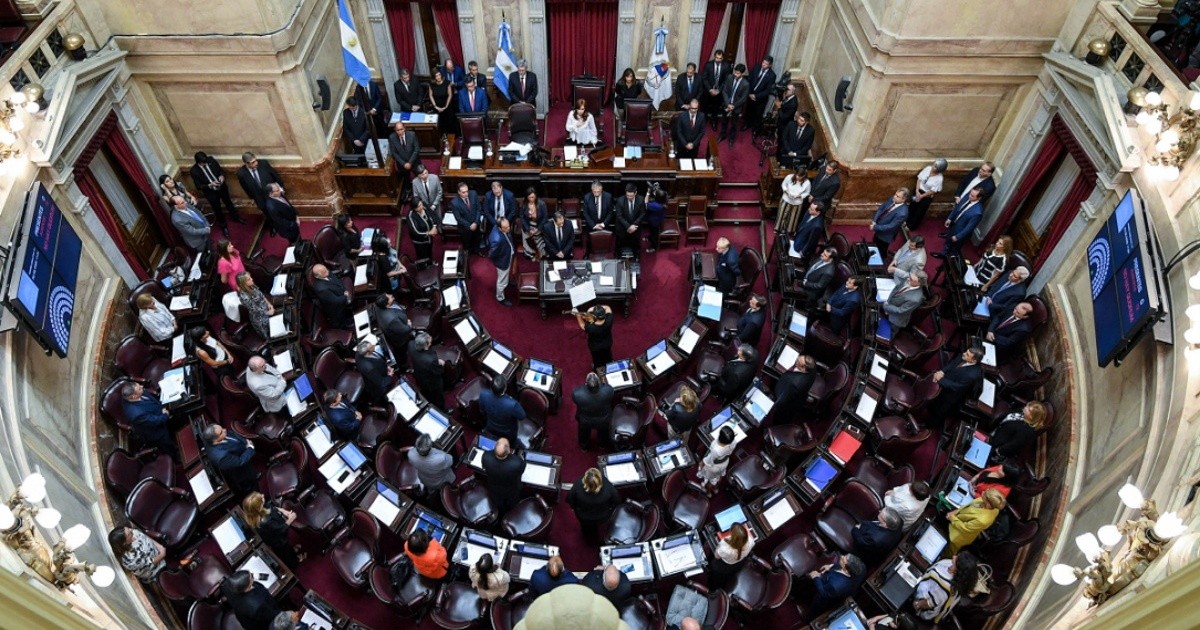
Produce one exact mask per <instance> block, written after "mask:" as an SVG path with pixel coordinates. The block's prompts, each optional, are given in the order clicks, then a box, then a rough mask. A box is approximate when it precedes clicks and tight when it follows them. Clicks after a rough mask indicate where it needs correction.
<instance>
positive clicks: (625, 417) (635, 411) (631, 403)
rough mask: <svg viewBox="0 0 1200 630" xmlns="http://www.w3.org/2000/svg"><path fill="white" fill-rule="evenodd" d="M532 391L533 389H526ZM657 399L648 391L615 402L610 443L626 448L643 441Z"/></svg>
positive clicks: (652, 419)
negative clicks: (635, 396)
mask: <svg viewBox="0 0 1200 630" xmlns="http://www.w3.org/2000/svg"><path fill="white" fill-rule="evenodd" d="M528 391H534V390H528ZM539 393H540V392H539ZM657 409H658V401H656V400H655V399H654V395H653V394H650V393H646V394H643V395H642V396H641V397H640V398H633V397H629V396H626V397H624V398H622V399H621V402H619V403H617V406H616V407H615V408H614V409H613V415H612V435H611V438H612V443H613V444H614V445H615V446H614V448H616V449H617V450H627V449H629V448H632V447H633V446H634V445H635V444H638V443H640V442H643V441H644V439H643V438H644V437H645V435H646V428H647V427H649V426H650V423H651V422H653V421H654V415H655V411H656V410H657Z"/></svg>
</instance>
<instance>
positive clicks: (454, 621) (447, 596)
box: [429, 582, 488, 630]
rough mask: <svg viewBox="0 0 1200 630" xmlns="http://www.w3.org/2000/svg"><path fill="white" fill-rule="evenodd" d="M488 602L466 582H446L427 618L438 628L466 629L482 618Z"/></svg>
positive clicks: (448, 629) (449, 629)
mask: <svg viewBox="0 0 1200 630" xmlns="http://www.w3.org/2000/svg"><path fill="white" fill-rule="evenodd" d="M487 610H488V603H487V601H486V600H484V599H483V598H482V597H480V596H479V593H478V592H476V591H475V588H474V587H472V586H471V585H470V584H467V583H466V582H447V583H446V584H445V585H443V586H442V590H441V592H440V593H438V597H437V603H436V604H435V605H434V607H433V610H432V611H431V612H430V613H429V618H430V619H432V620H433V622H434V623H436V624H437V625H438V627H440V628H446V629H447V630H466V629H467V628H470V627H471V626H474V625H475V624H477V623H479V622H481V621H483V620H484V617H485V615H487Z"/></svg>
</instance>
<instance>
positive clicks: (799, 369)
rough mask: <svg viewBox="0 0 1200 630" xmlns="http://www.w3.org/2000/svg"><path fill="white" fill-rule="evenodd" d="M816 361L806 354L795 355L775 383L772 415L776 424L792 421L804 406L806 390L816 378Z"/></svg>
mask: <svg viewBox="0 0 1200 630" xmlns="http://www.w3.org/2000/svg"><path fill="white" fill-rule="evenodd" d="M816 366H817V362H816V360H815V359H813V358H812V357H810V356H808V355H807V354H802V355H800V356H798V357H796V363H795V364H794V365H792V367H791V368H789V369H788V371H786V372H784V373H783V374H782V375H781V376H780V377H779V380H778V381H777V382H776V383H775V407H774V410H773V411H774V415H775V418H777V420H776V424H786V423H793V422H795V421H796V416H797V415H798V414H799V413H800V411H801V410H803V409H804V407H805V402H806V401H807V400H808V390H810V389H812V386H813V383H815V382H816V380H817V373H816Z"/></svg>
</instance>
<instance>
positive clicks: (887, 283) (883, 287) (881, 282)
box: [875, 277, 896, 302]
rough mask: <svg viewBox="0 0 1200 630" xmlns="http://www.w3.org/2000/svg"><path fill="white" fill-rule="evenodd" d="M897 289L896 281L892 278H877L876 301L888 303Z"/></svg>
mask: <svg viewBox="0 0 1200 630" xmlns="http://www.w3.org/2000/svg"><path fill="white" fill-rule="evenodd" d="M895 289H896V281H895V280H893V279H892V278H882V277H880V278H875V299H877V300H879V301H880V302H886V301H887V299H888V298H889V297H891V296H892V291H894V290H895Z"/></svg>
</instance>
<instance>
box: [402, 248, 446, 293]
mask: <svg viewBox="0 0 1200 630" xmlns="http://www.w3.org/2000/svg"><path fill="white" fill-rule="evenodd" d="M400 264H401V265H404V268H405V269H407V270H408V271H407V272H405V273H404V276H403V277H404V278H405V279H406V280H407V281H408V282H410V283H411V284H412V291H413V292H414V293H416V294H417V295H418V296H421V297H432V296H433V294H434V293H437V292H440V291H441V290H442V269H441V268H440V267H435V266H429V267H425V268H418V267H417V264H416V263H414V262H413V261H412V259H411V258H409V257H408V254H402V255H401V256H400Z"/></svg>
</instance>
